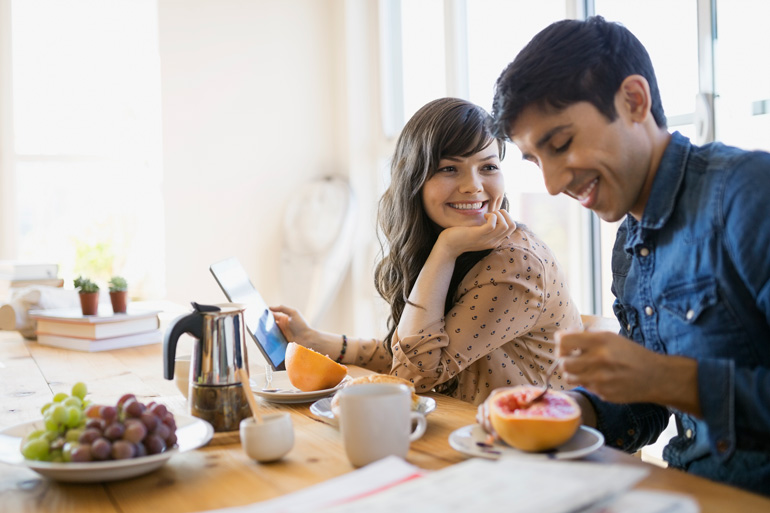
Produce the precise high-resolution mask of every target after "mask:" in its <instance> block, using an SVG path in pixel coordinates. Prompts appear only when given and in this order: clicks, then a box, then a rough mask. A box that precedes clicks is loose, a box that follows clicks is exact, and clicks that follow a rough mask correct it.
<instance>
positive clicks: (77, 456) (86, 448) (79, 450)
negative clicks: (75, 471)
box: [70, 444, 91, 462]
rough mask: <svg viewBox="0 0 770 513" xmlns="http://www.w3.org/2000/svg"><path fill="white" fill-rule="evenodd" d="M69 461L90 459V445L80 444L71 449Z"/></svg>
mask: <svg viewBox="0 0 770 513" xmlns="http://www.w3.org/2000/svg"><path fill="white" fill-rule="evenodd" d="M70 461H74V462H85V461H91V445H90V444H80V445H78V446H77V447H75V448H74V449H72V454H70Z"/></svg>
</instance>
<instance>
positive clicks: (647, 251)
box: [639, 248, 650, 257]
mask: <svg viewBox="0 0 770 513" xmlns="http://www.w3.org/2000/svg"><path fill="white" fill-rule="evenodd" d="M639 254H640V255H642V256H643V257H646V256H647V255H649V254H650V250H649V249H647V248H642V249H640V250H639Z"/></svg>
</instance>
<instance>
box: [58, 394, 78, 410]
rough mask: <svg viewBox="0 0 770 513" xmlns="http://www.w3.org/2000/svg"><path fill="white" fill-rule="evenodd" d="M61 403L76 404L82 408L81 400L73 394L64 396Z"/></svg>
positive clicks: (66, 404)
mask: <svg viewBox="0 0 770 513" xmlns="http://www.w3.org/2000/svg"><path fill="white" fill-rule="evenodd" d="M62 404H64V406H77V407H78V409H80V410H82V409H83V401H81V400H80V398H79V397H75V396H71V397H68V398H66V399H65V400H64V401H62Z"/></svg>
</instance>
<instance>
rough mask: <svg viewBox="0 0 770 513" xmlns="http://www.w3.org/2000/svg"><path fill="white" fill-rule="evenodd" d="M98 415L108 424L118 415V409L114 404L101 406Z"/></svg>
mask: <svg viewBox="0 0 770 513" xmlns="http://www.w3.org/2000/svg"><path fill="white" fill-rule="evenodd" d="M99 415H100V416H101V417H102V419H104V421H105V422H107V423H108V424H109V423H110V422H112V421H113V420H115V419H116V418H117V417H118V410H117V408H115V407H114V406H102V407H101V408H100V409H99Z"/></svg>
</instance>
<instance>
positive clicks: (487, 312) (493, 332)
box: [391, 247, 545, 392]
mask: <svg viewBox="0 0 770 513" xmlns="http://www.w3.org/2000/svg"><path fill="white" fill-rule="evenodd" d="M544 270H545V269H544V265H543V263H542V261H541V260H540V259H539V258H538V257H537V256H536V255H534V254H533V253H532V252H531V251H529V250H528V249H526V248H520V247H506V248H500V249H498V250H497V251H494V252H492V253H490V254H489V255H488V256H487V257H485V258H484V259H483V260H482V261H481V262H479V263H478V264H477V265H476V266H475V267H474V268H473V269H471V271H470V272H469V273H468V275H467V276H466V277H465V278H464V279H463V281H462V282H461V283H460V287H459V288H458V291H457V300H456V302H455V304H454V306H453V307H452V309H451V310H450V311H449V312H448V314H447V316H446V317H445V318H443V319H436V320H435V321H434V322H432V323H430V324H427V325H426V326H425V327H424V328H422V329H420V330H419V331H418V333H398V332H396V334H395V335H394V337H393V368H392V370H391V374H394V375H396V376H399V377H402V378H404V379H408V380H410V381H412V382H413V383H414V384H415V389H416V391H417V392H427V391H429V390H431V389H432V388H433V387H434V386H436V385H439V384H441V383H444V382H446V381H448V380H450V379H451V378H452V377H454V376H456V375H457V374H458V373H459V372H461V371H462V370H463V369H465V368H466V367H468V366H469V365H470V364H471V363H473V362H475V361H477V360H479V359H480V358H484V357H485V356H486V355H487V354H488V353H490V352H492V351H494V350H495V349H497V348H498V347H500V346H501V345H503V344H504V343H506V342H509V341H511V340H513V339H515V338H516V337H517V336H519V335H520V334H524V333H527V332H528V331H529V330H531V329H532V327H533V326H535V324H536V323H537V322H538V319H539V317H540V314H541V313H542V309H543V303H544V297H543V290H544V281H545V272H544Z"/></svg>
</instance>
